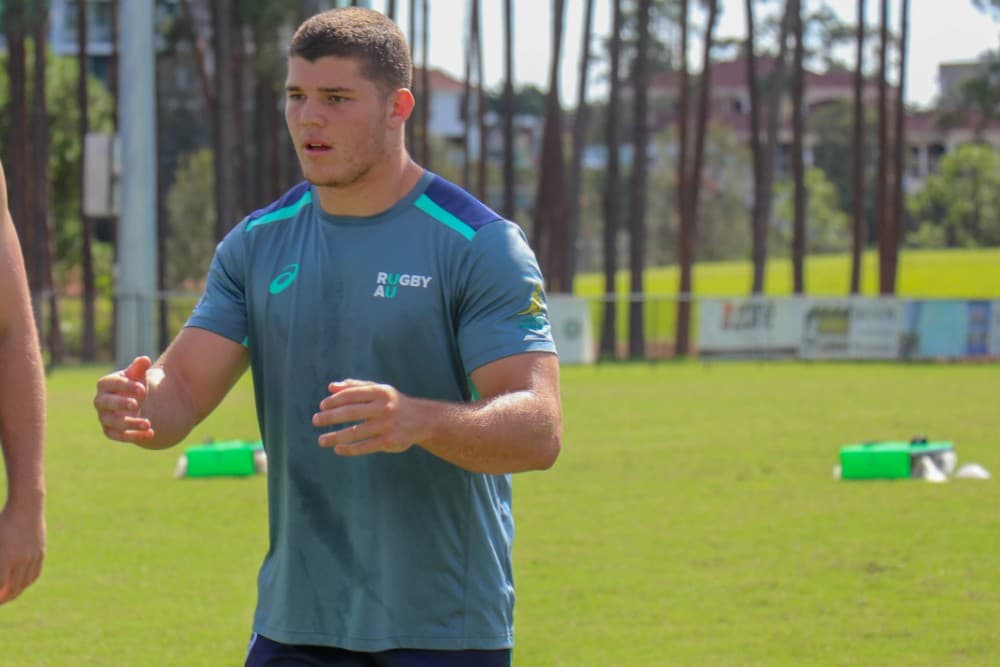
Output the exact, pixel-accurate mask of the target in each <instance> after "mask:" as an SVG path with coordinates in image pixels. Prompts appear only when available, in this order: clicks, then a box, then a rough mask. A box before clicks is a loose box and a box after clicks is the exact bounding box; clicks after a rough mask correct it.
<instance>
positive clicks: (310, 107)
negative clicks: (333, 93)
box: [299, 99, 326, 127]
mask: <svg viewBox="0 0 1000 667" xmlns="http://www.w3.org/2000/svg"><path fill="white" fill-rule="evenodd" d="M299 120H300V122H301V123H302V124H303V125H315V126H320V127H322V126H323V125H326V113H325V109H324V108H323V103H322V101H321V100H312V99H307V100H306V101H305V102H303V103H302V107H301V109H300V111H299Z"/></svg>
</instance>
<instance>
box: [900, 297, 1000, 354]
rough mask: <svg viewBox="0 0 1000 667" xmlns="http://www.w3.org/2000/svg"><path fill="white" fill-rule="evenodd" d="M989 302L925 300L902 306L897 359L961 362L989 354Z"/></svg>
mask: <svg viewBox="0 0 1000 667" xmlns="http://www.w3.org/2000/svg"><path fill="white" fill-rule="evenodd" d="M990 306H991V304H990V302H989V301H959V300H927V301H907V302H906V303H904V304H903V327H902V329H901V332H900V356H901V357H902V358H904V359H960V358H970V357H983V356H986V355H988V354H990V344H991V338H990V337H991V319H992V318H991V310H992V309H991V307H990Z"/></svg>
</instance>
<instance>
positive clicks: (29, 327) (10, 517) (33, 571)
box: [0, 165, 45, 604]
mask: <svg viewBox="0 0 1000 667" xmlns="http://www.w3.org/2000/svg"><path fill="white" fill-rule="evenodd" d="M44 441H45V374H44V371H43V368H42V355H41V352H40V351H39V349H38V335H37V333H36V329H35V319H34V315H33V313H32V310H31V299H30V298H29V296H28V281H27V278H26V275H25V272H24V261H23V260H22V258H21V248H20V245H19V244H18V241H17V233H16V232H15V231H14V224H13V222H12V221H11V219H10V211H9V210H8V208H7V178H6V176H5V175H4V172H3V166H2V165H0V449H2V450H3V458H4V464H5V469H6V471H7V502H6V504H4V505H3V509H2V510H0V604H3V603H5V602H10V601H11V600H13V599H14V598H16V597H17V596H18V595H20V594H21V592H22V591H23V590H24V589H25V588H27V587H28V586H29V585H31V583H32V582H34V581H35V580H36V579H38V575H39V574H41V572H42V561H43V559H44V557H45V473H44V463H43V459H42V447H43V443H44Z"/></svg>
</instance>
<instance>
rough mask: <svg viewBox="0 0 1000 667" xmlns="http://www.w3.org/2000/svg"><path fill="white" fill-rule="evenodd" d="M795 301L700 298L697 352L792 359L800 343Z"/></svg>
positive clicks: (798, 307)
mask: <svg viewBox="0 0 1000 667" xmlns="http://www.w3.org/2000/svg"><path fill="white" fill-rule="evenodd" d="M805 303H806V301H805V300H804V299H799V298H789V299H771V298H756V299H755V298H747V299H704V300H703V301H702V302H701V307H700V308H699V313H700V317H699V320H698V353H699V354H700V355H720V356H768V357H776V356H777V357H783V356H787V357H792V356H795V355H796V354H797V353H798V349H799V344H800V342H801V340H802V311H803V307H804V306H805Z"/></svg>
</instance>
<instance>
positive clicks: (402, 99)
mask: <svg viewBox="0 0 1000 667" xmlns="http://www.w3.org/2000/svg"><path fill="white" fill-rule="evenodd" d="M415 106H416V101H415V100H414V99H413V93H412V92H411V91H410V89H409V88H399V89H398V90H396V91H395V92H394V93H392V95H391V96H390V97H389V125H390V126H391V127H393V128H396V127H399V126H400V125H402V124H403V123H405V122H406V121H407V120H408V119H409V118H410V115H411V114H412V113H413V108H414V107H415Z"/></svg>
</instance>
